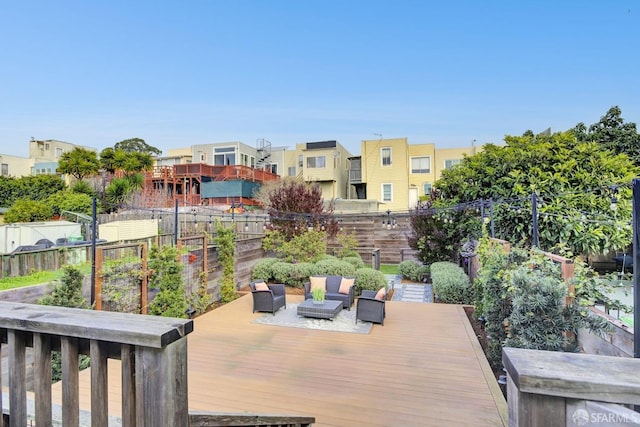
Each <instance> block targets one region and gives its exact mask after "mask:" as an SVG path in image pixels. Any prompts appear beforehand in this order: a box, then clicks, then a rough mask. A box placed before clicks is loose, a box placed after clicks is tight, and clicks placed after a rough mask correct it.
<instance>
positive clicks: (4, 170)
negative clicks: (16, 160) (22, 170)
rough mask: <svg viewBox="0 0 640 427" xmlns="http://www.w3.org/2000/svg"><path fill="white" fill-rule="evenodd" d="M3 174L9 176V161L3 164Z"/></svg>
mask: <svg viewBox="0 0 640 427" xmlns="http://www.w3.org/2000/svg"><path fill="white" fill-rule="evenodd" d="M2 176H9V164H8V163H3V164H2Z"/></svg>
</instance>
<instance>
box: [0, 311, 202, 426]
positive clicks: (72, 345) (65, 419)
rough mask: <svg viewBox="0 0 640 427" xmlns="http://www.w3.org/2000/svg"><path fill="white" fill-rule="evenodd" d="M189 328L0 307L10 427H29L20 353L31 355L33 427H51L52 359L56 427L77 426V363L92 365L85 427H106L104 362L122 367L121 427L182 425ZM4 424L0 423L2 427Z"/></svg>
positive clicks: (164, 321) (181, 322)
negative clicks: (56, 374)
mask: <svg viewBox="0 0 640 427" xmlns="http://www.w3.org/2000/svg"><path fill="white" fill-rule="evenodd" d="M192 330H193V321H192V320H188V319H172V318H165V317H157V316H142V315H130V314H122V313H112V312H98V311H92V310H82V309H72V308H62V307H51V306H41V305H36V304H22V303H9V302H2V303H0V331H1V332H2V338H3V340H4V342H6V343H7V351H8V363H9V367H8V372H9V374H8V375H9V417H10V423H9V425H10V426H25V425H27V418H28V417H27V387H26V363H25V354H26V347H33V366H34V375H33V376H34V401H35V424H36V425H38V426H40V425H42V426H45V425H51V424H52V410H51V409H52V408H51V406H52V405H51V394H52V392H51V390H52V387H51V351H52V350H59V351H60V353H61V360H62V387H61V390H62V408H61V409H62V425H64V426H78V425H79V423H80V420H79V412H80V411H79V410H80V407H79V370H78V356H79V355H80V354H88V355H89V356H90V357H91V425H92V426H106V425H108V414H109V408H108V404H107V391H108V384H107V377H108V375H107V360H108V359H110V358H113V359H120V360H121V362H122V424H123V425H124V426H179V425H183V426H186V425H188V406H187V340H186V335H187V334H188V333H190V332H191V331H192ZM1 423H2V421H0V424H1Z"/></svg>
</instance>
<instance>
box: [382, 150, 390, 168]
mask: <svg viewBox="0 0 640 427" xmlns="http://www.w3.org/2000/svg"><path fill="white" fill-rule="evenodd" d="M380 158H381V159H382V166H391V147H384V148H381V149H380Z"/></svg>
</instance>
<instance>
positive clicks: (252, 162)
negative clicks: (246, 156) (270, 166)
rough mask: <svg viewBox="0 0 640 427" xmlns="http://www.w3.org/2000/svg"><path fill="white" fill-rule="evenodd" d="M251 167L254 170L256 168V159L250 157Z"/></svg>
mask: <svg viewBox="0 0 640 427" xmlns="http://www.w3.org/2000/svg"><path fill="white" fill-rule="evenodd" d="M251 167H252V168H255V167H256V158H255V157H253V156H251Z"/></svg>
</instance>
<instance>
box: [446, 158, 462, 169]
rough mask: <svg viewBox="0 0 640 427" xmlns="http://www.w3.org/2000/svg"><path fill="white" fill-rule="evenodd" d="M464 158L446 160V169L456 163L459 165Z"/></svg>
mask: <svg viewBox="0 0 640 427" xmlns="http://www.w3.org/2000/svg"><path fill="white" fill-rule="evenodd" d="M461 161H462V160H460V159H450V160H445V161H444V168H445V169H451V168H452V167H454V166H455V165H459V164H460V162H461Z"/></svg>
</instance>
